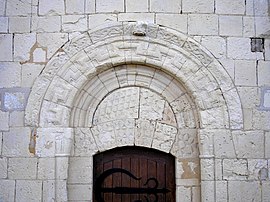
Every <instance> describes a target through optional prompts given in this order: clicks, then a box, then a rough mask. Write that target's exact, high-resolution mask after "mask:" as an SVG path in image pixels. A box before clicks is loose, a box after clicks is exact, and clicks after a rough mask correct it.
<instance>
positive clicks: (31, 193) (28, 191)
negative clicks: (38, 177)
mask: <svg viewBox="0 0 270 202" xmlns="http://www.w3.org/2000/svg"><path fill="white" fill-rule="evenodd" d="M41 197H42V182H41V181H34V180H17V182H16V201H27V202H41V201H42V200H41Z"/></svg>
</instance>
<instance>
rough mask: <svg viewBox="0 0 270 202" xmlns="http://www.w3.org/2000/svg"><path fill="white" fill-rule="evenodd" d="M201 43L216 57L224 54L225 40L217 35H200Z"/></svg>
mask: <svg viewBox="0 0 270 202" xmlns="http://www.w3.org/2000/svg"><path fill="white" fill-rule="evenodd" d="M201 43H202V45H203V46H205V47H206V48H207V49H208V50H209V51H211V53H212V54H213V55H214V56H215V57H216V58H221V57H224V56H225V54H226V41H225V39H224V38H222V37H218V36H205V37H202V39H201Z"/></svg>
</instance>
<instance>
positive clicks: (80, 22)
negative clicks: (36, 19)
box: [62, 15, 88, 32]
mask: <svg viewBox="0 0 270 202" xmlns="http://www.w3.org/2000/svg"><path fill="white" fill-rule="evenodd" d="M62 23H63V24H62V30H63V31H64V32H77V31H81V32H83V31H86V30H87V29H88V28H87V26H88V23H87V16H85V15H64V16H63V17H62Z"/></svg>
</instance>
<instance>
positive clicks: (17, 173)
mask: <svg viewBox="0 0 270 202" xmlns="http://www.w3.org/2000/svg"><path fill="white" fill-rule="evenodd" d="M36 176H37V158H10V159H9V164H8V178H9V179H36Z"/></svg>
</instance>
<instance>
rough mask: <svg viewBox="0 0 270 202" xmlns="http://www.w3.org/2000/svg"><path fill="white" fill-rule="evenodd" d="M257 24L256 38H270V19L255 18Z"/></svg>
mask: <svg viewBox="0 0 270 202" xmlns="http://www.w3.org/2000/svg"><path fill="white" fill-rule="evenodd" d="M255 23H256V37H268V36H269V33H268V31H269V29H268V27H269V26H270V19H269V17H255Z"/></svg>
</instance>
